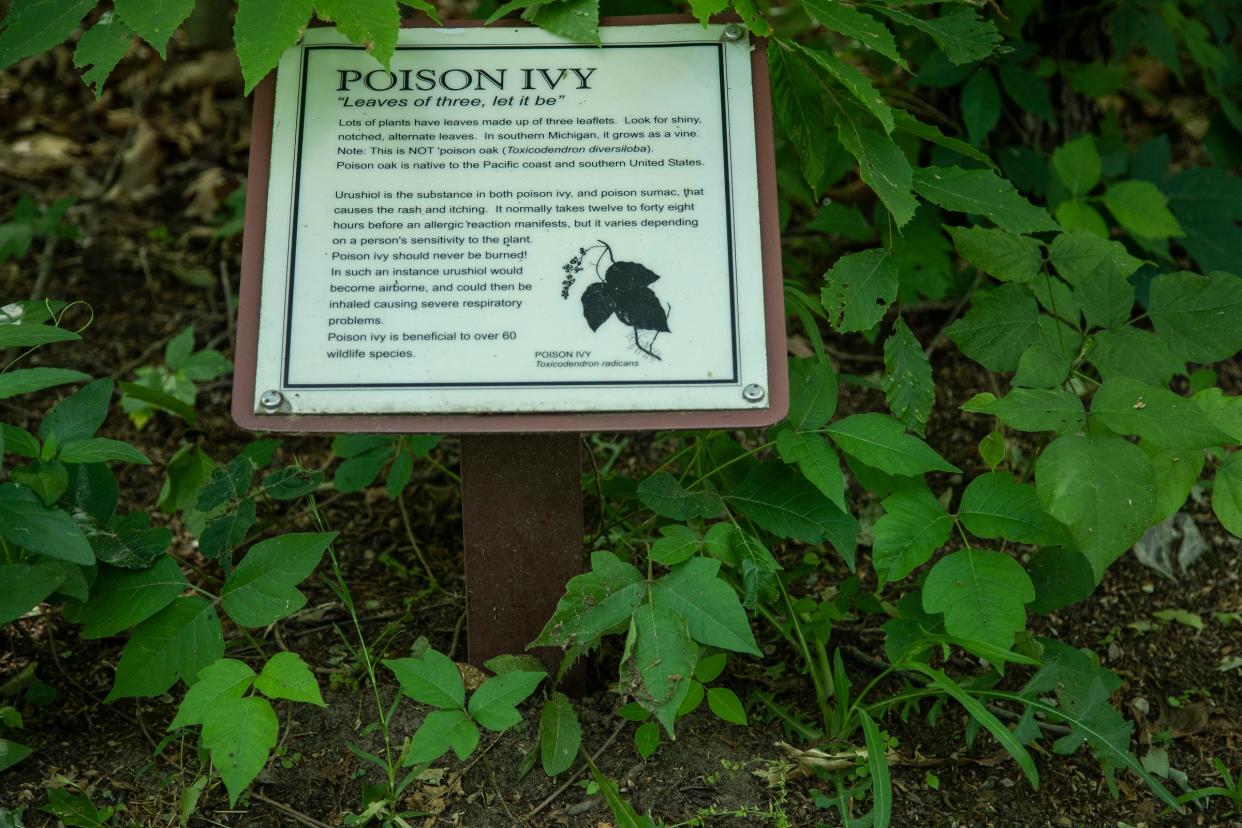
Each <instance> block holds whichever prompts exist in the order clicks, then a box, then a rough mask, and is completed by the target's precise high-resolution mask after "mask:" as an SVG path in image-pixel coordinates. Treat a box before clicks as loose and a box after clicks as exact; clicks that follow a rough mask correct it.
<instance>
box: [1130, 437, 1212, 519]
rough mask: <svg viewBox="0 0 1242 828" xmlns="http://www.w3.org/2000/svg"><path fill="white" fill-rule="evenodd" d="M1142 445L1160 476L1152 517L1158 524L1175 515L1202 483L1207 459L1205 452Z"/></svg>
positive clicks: (1140, 445)
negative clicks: (1201, 477) (1201, 478)
mask: <svg viewBox="0 0 1242 828" xmlns="http://www.w3.org/2000/svg"><path fill="white" fill-rule="evenodd" d="M1139 448H1141V449H1142V450H1143V451H1145V452H1147V456H1148V457H1150V458H1151V465H1152V471H1153V473H1154V475H1155V479H1156V511H1155V513H1154V514H1153V515H1152V518H1151V522H1152V523H1153V524H1156V523H1159V522H1160V521H1162V520H1165V519H1166V518H1169V517H1172V516H1173V515H1174V514H1175V513H1176V512H1178V511H1179V510H1180V509H1181V508H1182V506H1184V505H1185V504H1186V498H1188V497H1190V491H1191V489H1193V488H1194V487H1195V484H1196V483H1198V482H1199V475H1200V474H1202V472H1203V466H1204V465H1205V464H1206V462H1207V458H1206V456H1205V455H1204V453H1203V452H1201V451H1180V450H1172V449H1162V448H1160V447H1159V446H1154V445H1152V444H1151V443H1147V442H1141V441H1140V442H1139Z"/></svg>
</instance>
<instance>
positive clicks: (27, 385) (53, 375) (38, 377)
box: [0, 368, 90, 400]
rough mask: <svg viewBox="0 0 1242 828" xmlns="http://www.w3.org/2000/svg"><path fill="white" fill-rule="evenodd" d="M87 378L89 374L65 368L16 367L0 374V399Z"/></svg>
mask: <svg viewBox="0 0 1242 828" xmlns="http://www.w3.org/2000/svg"><path fill="white" fill-rule="evenodd" d="M88 379H90V375H88V374H83V373H82V372H81V371H70V370H69V369H67V368H18V369H16V370H13V371H6V372H5V373H3V374H0V400H7V399H8V398H9V397H16V396H17V395H19V394H33V393H34V392H36V391H42V390H43V389H45V388H53V387H55V386H57V385H65V384H66V383H70V382H82V381H83V380H88Z"/></svg>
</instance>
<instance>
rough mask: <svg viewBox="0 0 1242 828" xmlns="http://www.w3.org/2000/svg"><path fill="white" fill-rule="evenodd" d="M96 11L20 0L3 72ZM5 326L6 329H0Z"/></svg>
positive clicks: (85, 0)
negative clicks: (90, 12)
mask: <svg viewBox="0 0 1242 828" xmlns="http://www.w3.org/2000/svg"><path fill="white" fill-rule="evenodd" d="M93 8H95V0H19V2H16V3H14V4H13V7H12V10H11V11H9V13H8V16H7V17H5V18H4V21H3V30H2V31H0V69H3V68H5V67H8V66H12V65H13V64H14V63H17V61H19V60H21V59H22V58H28V57H33V56H35V55H41V54H43V53H44V52H46V51H48V50H49V49H51V48H52V47H53V46H58V45H60V44H61V43H63V42H64V41H65V40H66V39H68V37H69V36H70V35H71V34H73V33H74V31H75V30H76V29H77V28H78V23H80V22H81V20H82V18H83V17H84V16H85V15H86V13H87V12H88V11H90V10H91V9H93ZM2 327H6V326H0V330H2ZM3 337H4V335H3V332H0V347H2V348H7V347H9V343H5V342H3V341H2V340H3ZM73 338H74V339H76V338H77V337H76V336H75V337H73ZM31 344H34V343H31Z"/></svg>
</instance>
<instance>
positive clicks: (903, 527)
mask: <svg viewBox="0 0 1242 828" xmlns="http://www.w3.org/2000/svg"><path fill="white" fill-rule="evenodd" d="M883 506H884V514H883V515H881V516H880V518H879V519H878V520H877V521H876V522H875V528H874V529H873V534H874V540H873V541H872V544H871V557H872V564H873V565H874V566H875V570H876V572H877V573H879V574H880V576H881V582H882V583H883V582H892V581H899V580H901V579H902V578H904V577H906V576H907V575H909V574H910V573H911V572H913V571H914V570H915V569H916V568H917V567H919V566H922V565H923V564H924V563H925V562H927V561H928V560H929V559H930V558H931V556H932V553H934V552H935V551H936V550H937V549H939V548H940V547H942V546H944V544H945V543H946V542H947V541H948V540H949V533H950V532H952V531H953V517H952V515H950V514H948V513H947V512H945V510H944V507H943V506H941V505H940V501H939V500H937V499H936V497H935V495H933V494H932V493H931V490H930V489H928V488H927V485H926V484H925V483H923V482H922V481H921V480H915V481H911V482H910V483H908V484H907V485H904V486H900V487H898V488H897V490H896V491H894V492H893V493H892V494H891V495H889V496H888V497H887V498H885V499H884V502H883Z"/></svg>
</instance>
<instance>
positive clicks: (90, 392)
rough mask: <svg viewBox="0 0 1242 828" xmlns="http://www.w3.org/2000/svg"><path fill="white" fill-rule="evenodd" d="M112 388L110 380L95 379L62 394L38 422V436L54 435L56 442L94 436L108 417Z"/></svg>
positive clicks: (61, 443)
mask: <svg viewBox="0 0 1242 828" xmlns="http://www.w3.org/2000/svg"><path fill="white" fill-rule="evenodd" d="M112 387H113V386H112V380H110V379H98V380H95V381H94V382H91V383H87V384H86V385H84V386H82V387H81V388H79V389H78V390H77V391H75V392H74V393H72V394H70V395H69V396H68V397H65V398H64V399H63V400H61V401H60V402H59V403H57V404H56V407H55V408H53V409H52V412H51V413H50V414H48V415H47V416H46V417H44V418H43V422H42V423H40V424H39V437H40V439H42V440H44V441H46V440H47V439H48V438H49V437H50V436H51V435H53V434H55V435H56V442H57V443H58V444H60V445H64V444H66V443H70V442H72V441H74V440H80V439H84V438H86V437H91V436H94V434H95V432H96V431H98V430H99V427H100V426H102V425H103V424H104V420H106V419H107V418H108V403H109V402H110V401H111V400H112Z"/></svg>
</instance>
